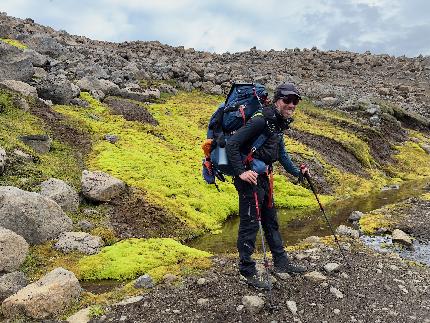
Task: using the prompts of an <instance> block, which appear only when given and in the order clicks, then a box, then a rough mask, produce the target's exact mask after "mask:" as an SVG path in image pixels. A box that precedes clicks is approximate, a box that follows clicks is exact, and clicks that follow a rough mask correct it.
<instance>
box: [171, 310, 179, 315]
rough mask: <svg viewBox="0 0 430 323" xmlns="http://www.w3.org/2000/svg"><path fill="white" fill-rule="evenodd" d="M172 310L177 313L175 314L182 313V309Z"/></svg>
mask: <svg viewBox="0 0 430 323" xmlns="http://www.w3.org/2000/svg"><path fill="white" fill-rule="evenodd" d="M172 312H173V313H175V314H179V313H181V311H180V310H173V311H172Z"/></svg>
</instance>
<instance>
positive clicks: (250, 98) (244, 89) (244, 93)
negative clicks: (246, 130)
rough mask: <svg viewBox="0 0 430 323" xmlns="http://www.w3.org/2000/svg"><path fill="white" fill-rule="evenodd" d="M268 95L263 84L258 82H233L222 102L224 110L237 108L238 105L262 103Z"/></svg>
mask: <svg viewBox="0 0 430 323" xmlns="http://www.w3.org/2000/svg"><path fill="white" fill-rule="evenodd" d="M267 97H268V93H267V91H266V88H265V87H264V85H261V84H259V83H234V84H233V85H232V86H231V88H230V91H229V93H228V95H227V98H226V100H225V103H224V111H225V110H229V109H232V108H233V109H234V108H237V107H238V106H239V105H258V106H259V107H260V103H261V104H263V103H264V102H265V101H266V100H267Z"/></svg>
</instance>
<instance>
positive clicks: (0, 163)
mask: <svg viewBox="0 0 430 323" xmlns="http://www.w3.org/2000/svg"><path fill="white" fill-rule="evenodd" d="M6 160H7V155H6V150H4V149H3V148H1V147H0V175H1V174H3V173H4V171H5V169H6Z"/></svg>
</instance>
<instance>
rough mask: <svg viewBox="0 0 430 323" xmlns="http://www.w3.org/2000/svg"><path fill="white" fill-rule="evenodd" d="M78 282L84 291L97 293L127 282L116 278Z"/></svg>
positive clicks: (108, 290) (105, 291) (110, 289)
mask: <svg viewBox="0 0 430 323" xmlns="http://www.w3.org/2000/svg"><path fill="white" fill-rule="evenodd" d="M79 283H80V284H81V287H82V288H83V289H84V290H85V291H86V292H90V293H93V294H97V295H99V294H103V293H107V292H110V291H112V290H113V289H115V288H119V287H122V286H124V285H125V284H127V282H124V281H118V280H97V281H89V280H84V281H80V282H79Z"/></svg>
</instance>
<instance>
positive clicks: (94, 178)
mask: <svg viewBox="0 0 430 323" xmlns="http://www.w3.org/2000/svg"><path fill="white" fill-rule="evenodd" d="M125 189H126V186H125V183H124V182H123V181H121V180H119V179H117V178H115V177H112V176H110V175H109V174H106V173H103V172H91V171H88V170H84V171H83V172H82V194H83V195H84V196H85V197H86V198H88V199H90V200H93V201H98V202H108V201H110V200H111V199H113V198H114V197H117V196H119V195H120V194H122V193H123V192H125Z"/></svg>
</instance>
